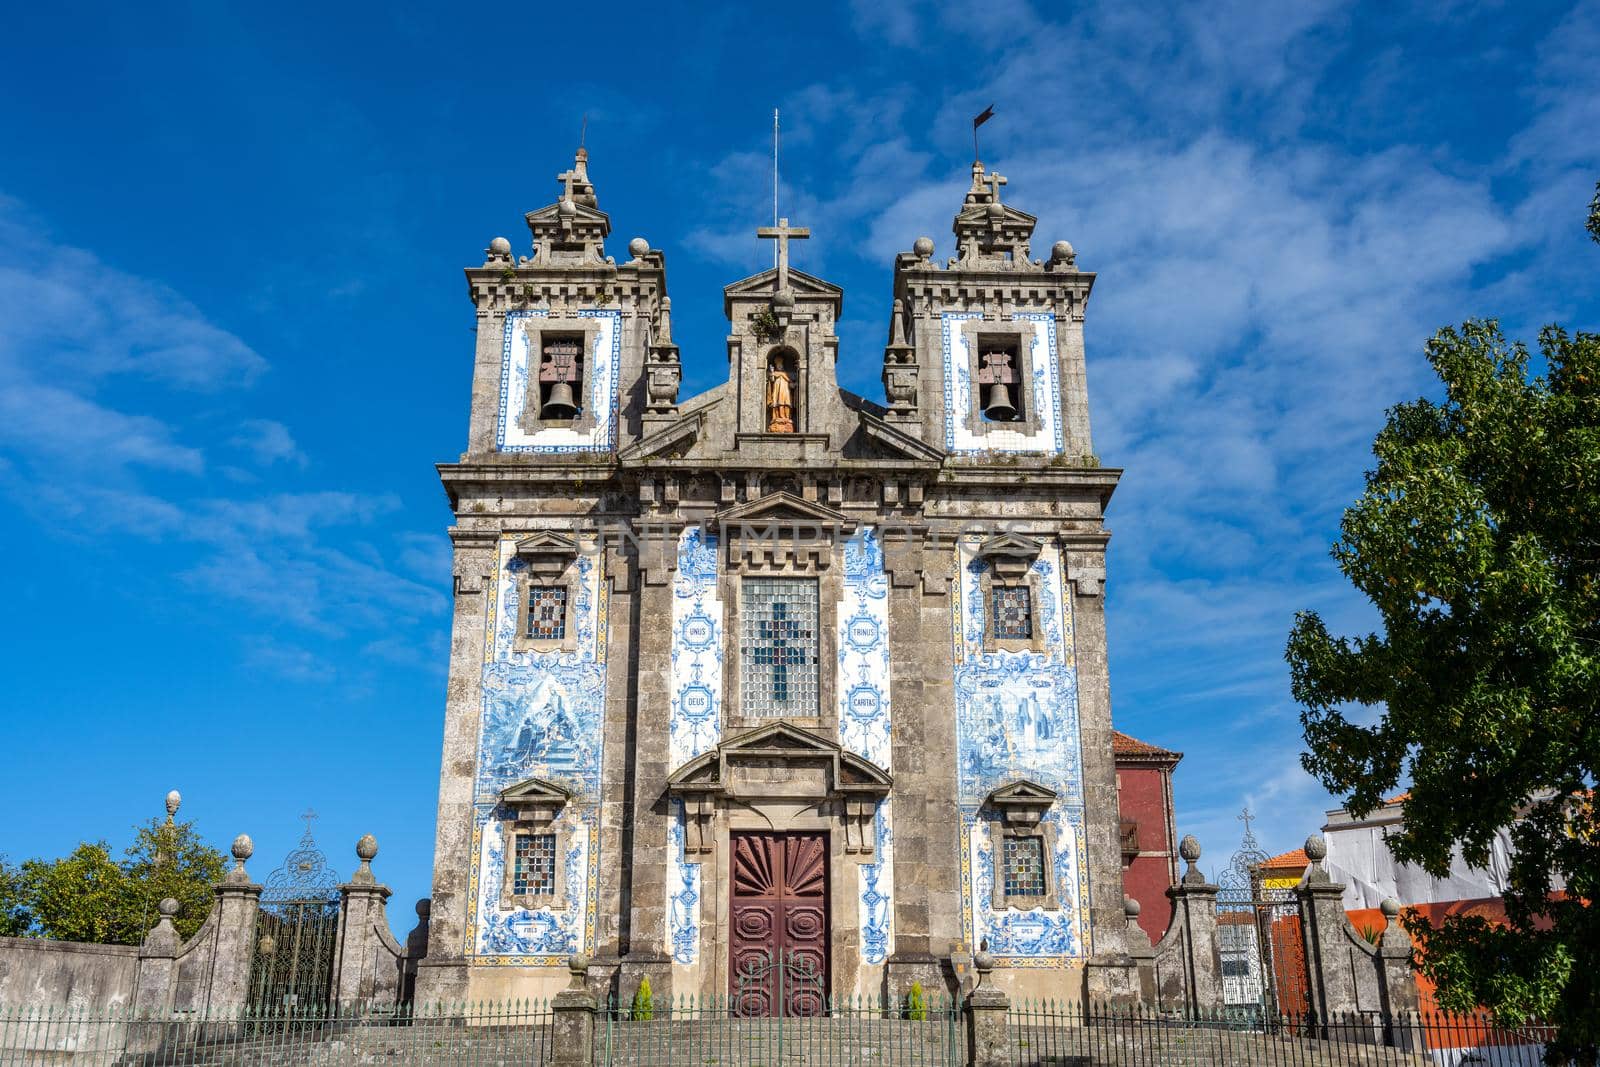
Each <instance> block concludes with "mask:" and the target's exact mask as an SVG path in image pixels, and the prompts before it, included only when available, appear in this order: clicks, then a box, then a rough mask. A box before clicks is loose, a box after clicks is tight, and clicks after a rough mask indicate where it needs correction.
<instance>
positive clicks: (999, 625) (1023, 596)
mask: <svg viewBox="0 0 1600 1067" xmlns="http://www.w3.org/2000/svg"><path fill="white" fill-rule="evenodd" d="M990 604H991V606H992V613H993V619H992V625H993V628H994V639H995V640H996V641H1032V640H1033V590H1032V589H1030V588H1028V587H1027V586H1026V585H999V584H996V585H995V586H994V587H993V589H992V591H991V593H990Z"/></svg>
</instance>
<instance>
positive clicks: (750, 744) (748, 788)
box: [667, 722, 894, 800]
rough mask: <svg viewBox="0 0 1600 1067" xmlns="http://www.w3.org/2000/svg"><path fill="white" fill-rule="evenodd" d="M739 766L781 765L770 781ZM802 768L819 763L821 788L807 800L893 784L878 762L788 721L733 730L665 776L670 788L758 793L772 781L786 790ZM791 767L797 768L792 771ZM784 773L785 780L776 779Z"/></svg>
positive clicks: (882, 791) (883, 789) (882, 792)
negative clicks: (712, 746)
mask: <svg viewBox="0 0 1600 1067" xmlns="http://www.w3.org/2000/svg"><path fill="white" fill-rule="evenodd" d="M741 767H757V768H765V769H769V770H781V771H782V772H784V773H783V774H782V775H781V776H780V775H773V776H771V777H772V779H773V780H772V781H771V782H770V783H764V782H762V781H761V780H758V779H752V778H750V777H747V776H743V775H741V774H740V773H739V772H740V769H741ZM802 768H820V769H822V770H823V771H825V772H826V774H825V777H824V778H821V779H814V781H815V783H816V784H817V785H820V786H821V787H822V788H821V789H820V791H816V792H817V795H815V796H814V797H812V798H811V799H816V800H826V799H829V798H831V797H839V796H845V795H851V794H857V795H859V794H863V793H866V794H872V795H876V796H886V795H887V794H888V792H889V789H890V787H891V786H892V785H893V784H894V783H893V779H892V778H891V777H890V776H889V773H888V772H887V771H885V770H883V769H882V768H881V767H879V766H877V764H875V763H872V762H871V761H869V760H865V759H862V758H861V757H860V756H858V755H856V754H855V753H853V752H847V751H845V750H844V749H842V748H840V747H839V746H838V745H837V744H835V743H833V742H832V741H829V740H827V739H826V738H823V737H819V736H818V735H816V734H814V733H811V732H810V731H809V730H802V729H800V728H799V727H797V726H792V725H790V724H789V723H786V722H775V723H772V724H771V725H769V726H759V727H757V728H755V729H754V730H747V731H745V732H744V733H741V734H736V735H734V736H733V737H730V738H728V739H727V740H725V741H723V742H722V744H720V745H718V746H717V747H716V748H714V749H712V750H711V751H709V752H705V753H702V754H701V755H699V756H697V757H696V758H694V759H692V760H690V761H689V762H688V763H686V764H684V765H683V766H682V767H680V768H678V770H677V771H676V772H675V773H674V774H673V775H672V776H671V777H670V778H668V779H667V790H668V791H669V792H672V793H703V792H716V793H720V794H723V795H727V796H739V797H759V796H762V795H764V790H763V788H762V787H763V785H764V784H770V785H772V786H773V787H775V788H776V789H778V790H779V791H780V792H779V794H778V795H784V794H787V793H789V792H791V791H792V790H790V789H789V788H788V787H789V786H790V785H792V784H794V783H796V782H799V781H803V780H805V779H806V778H807V776H806V775H803V774H800V773H798V772H799V771H800V770H801V769H802ZM791 772H795V773H791ZM780 777H781V778H784V779H787V780H786V781H780V780H779V779H780Z"/></svg>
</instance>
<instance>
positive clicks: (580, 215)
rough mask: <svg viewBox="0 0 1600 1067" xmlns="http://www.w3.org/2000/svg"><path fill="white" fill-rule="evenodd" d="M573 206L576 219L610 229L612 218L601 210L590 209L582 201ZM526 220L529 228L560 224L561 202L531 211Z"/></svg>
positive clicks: (574, 202)
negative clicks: (544, 224) (538, 225)
mask: <svg viewBox="0 0 1600 1067" xmlns="http://www.w3.org/2000/svg"><path fill="white" fill-rule="evenodd" d="M572 206H573V208H575V209H576V210H575V211H574V212H573V215H572V217H573V218H574V219H579V220H582V221H583V222H598V223H604V224H605V225H606V226H607V227H608V228H609V227H610V225H611V216H610V215H607V214H606V213H605V212H604V211H601V210H600V209H599V208H597V207H590V206H589V205H588V204H585V203H584V202H583V201H582V200H577V199H574V200H573V201H572ZM524 218H525V219H527V222H528V225H529V226H532V225H534V224H535V223H559V222H560V221H561V202H560V201H559V200H558V201H556V202H555V203H554V204H547V205H545V206H544V207H542V208H538V209H537V210H534V211H530V212H528V213H527V215H525V216H524Z"/></svg>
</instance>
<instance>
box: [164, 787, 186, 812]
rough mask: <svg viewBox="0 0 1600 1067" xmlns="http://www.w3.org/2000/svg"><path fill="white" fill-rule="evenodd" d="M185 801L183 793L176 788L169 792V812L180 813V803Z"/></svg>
mask: <svg viewBox="0 0 1600 1067" xmlns="http://www.w3.org/2000/svg"><path fill="white" fill-rule="evenodd" d="M182 803H183V794H182V793H179V792H178V791H177V790H176V789H174V790H173V791H172V792H170V793H168V794H167V814H168V815H176V814H178V805H179V804H182Z"/></svg>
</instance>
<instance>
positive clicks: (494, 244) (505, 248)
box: [489, 237, 511, 256]
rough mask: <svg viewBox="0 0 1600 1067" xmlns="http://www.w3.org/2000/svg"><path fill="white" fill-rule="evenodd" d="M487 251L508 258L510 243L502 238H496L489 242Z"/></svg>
mask: <svg viewBox="0 0 1600 1067" xmlns="http://www.w3.org/2000/svg"><path fill="white" fill-rule="evenodd" d="M489 251H491V252H493V253H495V254H496V255H500V256H509V255H510V254H511V242H510V241H508V240H506V239H505V238H504V237H496V238H495V239H494V240H492V241H490V242H489Z"/></svg>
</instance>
